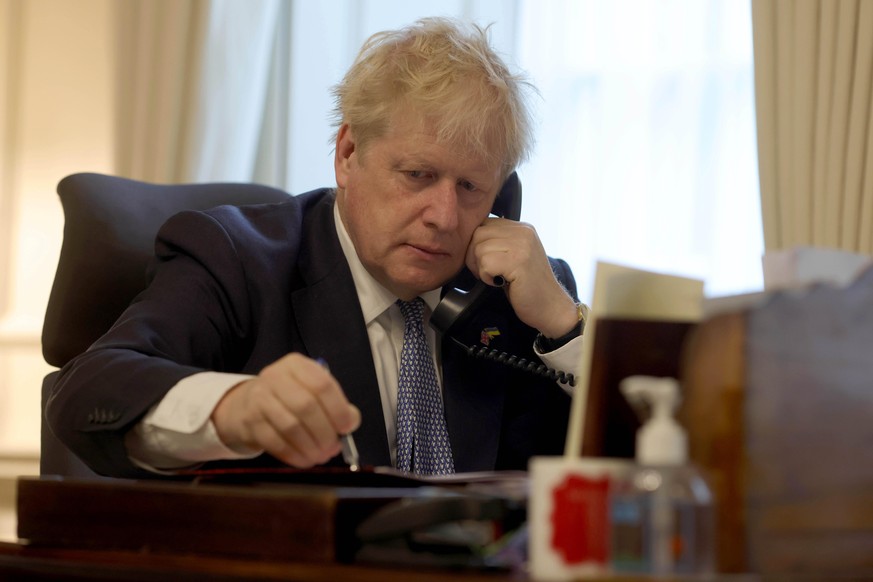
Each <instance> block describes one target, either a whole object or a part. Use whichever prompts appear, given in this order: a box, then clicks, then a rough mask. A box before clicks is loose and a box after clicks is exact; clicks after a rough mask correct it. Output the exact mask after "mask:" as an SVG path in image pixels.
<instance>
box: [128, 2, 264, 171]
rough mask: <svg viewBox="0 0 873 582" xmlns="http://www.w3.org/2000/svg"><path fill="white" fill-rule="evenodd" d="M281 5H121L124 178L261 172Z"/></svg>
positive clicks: (222, 3)
mask: <svg viewBox="0 0 873 582" xmlns="http://www.w3.org/2000/svg"><path fill="white" fill-rule="evenodd" d="M279 9H280V2H279V0H259V1H257V2H241V1H238V0H123V1H120V2H118V3H117V5H116V10H117V12H116V16H117V27H116V30H117V34H118V58H117V64H118V75H117V82H118V99H117V122H116V129H117V134H116V167H117V171H118V174H119V175H122V176H127V177H130V178H135V179H141V180H149V181H154V182H197V181H206V180H231V181H249V180H251V179H252V178H253V176H254V174H255V166H256V162H257V155H258V143H259V142H260V140H261V124H262V120H263V119H264V116H265V106H266V95H267V88H268V82H269V79H270V76H269V73H270V62H271V55H272V53H273V50H274V46H275V45H274V42H273V40H274V37H275V32H276V23H277V18H278V14H279Z"/></svg>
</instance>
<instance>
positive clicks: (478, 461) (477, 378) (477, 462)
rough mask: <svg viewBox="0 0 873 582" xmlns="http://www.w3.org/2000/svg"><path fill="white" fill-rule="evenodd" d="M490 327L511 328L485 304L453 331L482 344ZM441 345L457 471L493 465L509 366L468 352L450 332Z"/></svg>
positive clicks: (469, 341) (469, 342) (470, 342)
mask: <svg viewBox="0 0 873 582" xmlns="http://www.w3.org/2000/svg"><path fill="white" fill-rule="evenodd" d="M462 288H469V285H468V286H462ZM487 327H496V328H498V329H507V326H506V325H505V323H504V320H503V316H501V315H500V314H498V313H497V312H495V311H493V310H490V309H487V308H486V309H482V310H480V311H479V312H478V313H476V314H475V315H474V316H473V317H472V319H471V320H470V322H469V324H468V325H467V326H466V328H464V329H461V330H458V331H457V332H455V334H454V335H455V337H456V338H457V339H458V340H460V341H461V342H462V343H463V344H464V345H466V346H472V345H481V344H480V343H479V342H480V337H481V332H482V330H483V329H485V328H487ZM492 347H493V346H492ZM441 348H442V365H443V401H444V403H445V411H446V424H447V425H448V429H449V440H450V441H451V443H452V455H453V457H454V460H455V471H457V472H459V473H460V472H467V471H479V470H483V469H493V468H494V467H495V465H496V462H497V452H498V448H499V445H500V436H501V434H500V430H501V420H502V415H503V405H504V400H505V376H506V373H505V372H506V370H505V369H503V367H502V366H501V367H496V366H495V365H494V364H491V363H487V362H484V361H483V360H480V359H477V358H474V357H473V356H470V355H468V354H467V353H466V352H465V351H464V350H463V349H462V348H461V347H460V346H458V345H457V344H456V343H455V342H453V341H452V340H451V339H449V338H446V337H444V338H443V340H442V346H441Z"/></svg>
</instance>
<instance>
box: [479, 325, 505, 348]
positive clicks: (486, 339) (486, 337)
mask: <svg viewBox="0 0 873 582" xmlns="http://www.w3.org/2000/svg"><path fill="white" fill-rule="evenodd" d="M499 335H500V330H499V329H497V328H496V327H486V328H485V329H483V330H482V334H481V335H480V336H479V341H480V342H482V343H483V344H484V345H486V346H487V345H488V344H490V343H491V340H492V339H494V338H495V337H497V336H499Z"/></svg>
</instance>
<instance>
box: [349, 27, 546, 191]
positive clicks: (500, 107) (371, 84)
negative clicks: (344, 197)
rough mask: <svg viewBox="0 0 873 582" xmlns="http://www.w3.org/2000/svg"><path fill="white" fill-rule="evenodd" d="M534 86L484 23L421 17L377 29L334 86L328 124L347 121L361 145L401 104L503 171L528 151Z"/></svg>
mask: <svg viewBox="0 0 873 582" xmlns="http://www.w3.org/2000/svg"><path fill="white" fill-rule="evenodd" d="M535 91H536V90H535V89H534V87H533V85H532V84H531V83H530V82H529V81H528V80H527V79H526V78H525V77H524V76H523V75H521V74H518V73H513V72H511V71H510V70H509V68H508V67H507V65H506V64H505V63H504V61H503V60H502V59H501V58H500V56H498V55H497V53H495V52H494V50H493V49H492V48H491V46H490V43H489V40H488V29H487V28H482V27H480V26H478V25H476V24H464V23H462V22H460V21H457V20H454V19H450V18H425V19H421V20H418V21H417V22H416V23H415V24H413V25H411V26H408V27H406V28H402V29H400V30H396V31H385V32H379V33H376V34H374V35H373V36H371V37H370V38H369V39H368V40H367V41H366V42H365V43H364V46H363V47H362V48H361V51H360V52H359V53H358V56H357V58H356V59H355V62H354V63H353V64H352V66H351V68H350V69H349V71H348V72H347V73H346V75H345V77H344V78H343V80H342V81H341V82H340V83H339V84H338V85H336V86H335V87H334V88H333V95H334V98H335V107H334V112H333V117H334V125H335V126H336V127H337V128H339V127H340V126H342V125H343V124H345V123H347V124H349V127H350V128H351V130H352V134H353V135H354V136H355V139H356V142H357V143H358V145H359V146H360V147H361V148H365V147H366V144H367V143H368V142H370V141H371V140H373V139H374V138H378V137H380V136H382V135H384V134H385V132H386V131H387V130H388V126H389V124H390V123H391V120H392V116H393V114H394V113H395V112H396V111H398V110H399V109H401V108H404V107H406V108H408V109H407V111H411V112H412V113H413V114H415V115H420V116H421V117H422V120H423V122H426V123H428V124H430V125H429V127H431V128H433V129H434V130H435V132H436V136H437V139H439V140H440V141H442V142H444V143H449V144H452V145H455V146H460V147H462V148H466V149H465V150H464V151H476V152H477V153H479V154H480V155H483V157H485V158H486V159H488V160H489V161H491V162H497V163H499V164H501V165H502V166H503V168H504V170H505V172H506V173H507V174H508V173H509V172H510V171H512V170H513V169H515V168H516V167H517V166H518V165H519V164H520V163H521V162H523V161H524V160H526V159H527V157H528V156H529V155H530V150H531V149H532V146H533V128H532V125H533V124H532V119H531V112H530V109H529V106H528V98H529V94H530V93H531V92H535Z"/></svg>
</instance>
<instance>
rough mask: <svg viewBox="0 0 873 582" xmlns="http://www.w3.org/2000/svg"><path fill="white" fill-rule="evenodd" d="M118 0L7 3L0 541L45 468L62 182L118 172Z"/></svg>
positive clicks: (0, 61)
mask: <svg viewBox="0 0 873 582" xmlns="http://www.w3.org/2000/svg"><path fill="white" fill-rule="evenodd" d="M112 17H113V8H112V1H111V0H0V481H2V480H4V479H5V480H6V481H5V482H0V537H4V536H7V535H8V527H9V525H8V524H9V521H8V519H6V518H5V517H4V515H5V514H4V513H3V510H4V508H8V507H9V506H10V504H11V499H10V496H9V492H10V491H11V488H10V487H8V486H7V484H8V480H9V479H10V478H12V477H14V475H16V474H21V473H34V472H36V471H37V464H36V462H37V458H38V451H39V427H40V397H39V395H40V385H41V382H42V377H43V376H44V375H45V374H46V373H47V372H48V371H50V368H49V367H48V366H47V364H45V363H44V362H43V360H42V354H41V350H40V331H41V327H42V317H43V314H44V312H45V305H46V302H47V300H48V294H49V290H50V288H51V282H52V278H53V276H54V270H55V266H56V264H57V256H58V251H59V249H60V243H61V234H62V228H63V214H62V211H61V207H60V204H59V202H58V199H57V195H56V194H55V185H56V184H57V182H58V181H59V180H60V179H61V178H62V177H64V176H65V175H67V174H70V173H73V172H79V171H86V170H87V171H97V172H111V167H112V147H113V134H112V121H113V115H114V100H113V83H112V81H113V62H112V56H113V42H114V41H113V37H112V34H111V22H112Z"/></svg>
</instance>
